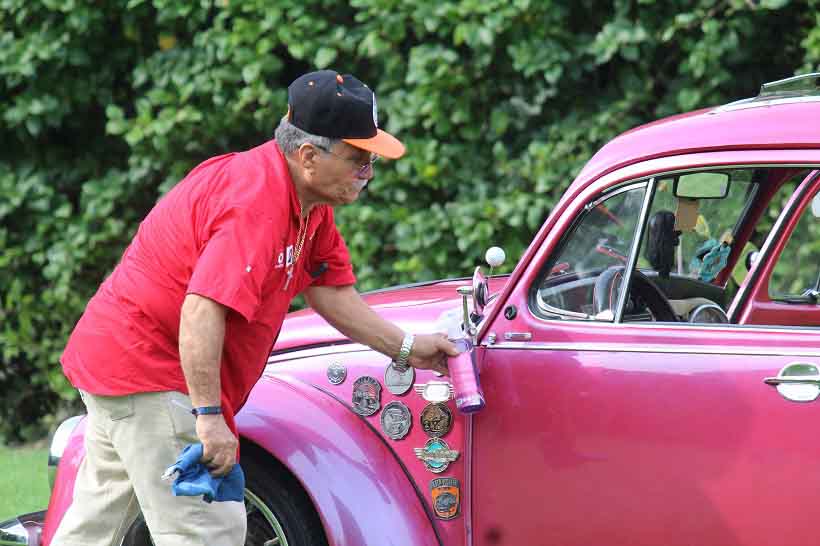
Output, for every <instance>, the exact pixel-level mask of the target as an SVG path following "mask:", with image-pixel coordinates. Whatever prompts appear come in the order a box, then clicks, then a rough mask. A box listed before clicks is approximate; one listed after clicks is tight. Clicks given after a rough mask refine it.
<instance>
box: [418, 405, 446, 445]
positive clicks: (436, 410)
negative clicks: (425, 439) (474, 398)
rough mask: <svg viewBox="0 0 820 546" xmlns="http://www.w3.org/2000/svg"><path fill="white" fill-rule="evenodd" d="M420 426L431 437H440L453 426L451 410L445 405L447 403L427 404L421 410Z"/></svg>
mask: <svg viewBox="0 0 820 546" xmlns="http://www.w3.org/2000/svg"><path fill="white" fill-rule="evenodd" d="M419 420H420V421H421V428H422V429H423V430H424V432H426V433H427V435H428V436H431V437H433V438H441V437H442V436H444V435H445V434H447V433H448V432H450V429H451V428H452V427H453V412H451V411H450V408H448V407H447V404H443V403H436V404H427V406H425V408H424V409H423V410H421V416H420V418H419Z"/></svg>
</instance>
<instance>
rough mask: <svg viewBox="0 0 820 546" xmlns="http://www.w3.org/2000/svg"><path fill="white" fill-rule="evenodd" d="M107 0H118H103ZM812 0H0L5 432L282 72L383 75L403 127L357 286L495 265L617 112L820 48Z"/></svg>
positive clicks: (716, 97) (748, 87)
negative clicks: (146, 221)
mask: <svg viewBox="0 0 820 546" xmlns="http://www.w3.org/2000/svg"><path fill="white" fill-rule="evenodd" d="M115 4H118V5H117V6H116V7H114V5H115ZM818 7H820V2H819V1H818V0H809V1H802V2H789V1H788V0H760V1H753V0H728V1H708V0H689V1H678V2H666V1H661V0H659V1H653V0H637V1H614V2H604V1H601V0H595V1H593V0H576V1H568V0H564V1H557V0H541V1H536V0H507V1H500V0H461V1H456V0H415V1H413V2H406V1H398V0H351V1H350V3H349V4H345V3H342V2H338V1H337V0H325V1H317V0H279V1H262V0H243V1H241V2H240V1H232V0H218V1H216V2H209V1H205V0H200V1H195V0H154V1H153V2H149V1H145V0H130V1H128V2H127V3H126V2H92V1H91V0H39V1H31V0H0V96H2V97H3V100H2V101H0V120H2V125H1V126H0V142H2V146H0V251H2V253H1V254H0V323H2V326H0V392H2V393H3V397H2V401H0V435H3V436H5V438H6V440H7V441H22V440H26V439H29V438H32V437H34V436H37V435H39V434H41V433H42V431H43V430H44V428H46V427H48V426H49V425H50V424H51V419H53V417H49V416H54V415H55V414H59V413H61V412H64V411H66V410H67V409H66V408H68V407H69V406H70V405H71V404H74V403H76V401H75V398H76V396H75V393H74V392H73V390H72V389H71V388H70V385H68V383H67V382H66V380H65V379H64V378H63V376H62V374H61V372H60V367H59V364H58V357H59V355H60V352H61V349H62V347H63V345H64V343H65V340H66V337H67V335H68V333H69V332H70V330H71V328H72V327H73V325H74V323H75V322H76V320H77V318H78V317H79V315H80V313H81V312H82V310H83V307H84V305H85V302H86V301H87V300H88V298H89V297H90V296H91V295H92V294H93V292H94V290H95V289H96V287H97V286H98V284H99V283H100V281H101V280H102V279H103V277H104V276H105V275H106V274H107V273H108V272H109V271H110V270H111V268H112V267H113V265H114V264H115V263H116V261H117V259H118V257H119V255H120V253H121V252H122V250H123V248H124V247H125V245H126V244H127V242H128V240H129V239H130V237H131V235H132V234H133V233H134V230H135V228H136V226H137V223H138V222H139V220H140V218H141V217H143V216H144V215H145V213H146V212H147V211H148V210H149V209H150V207H151V206H152V204H153V203H154V202H155V201H156V199H157V198H158V197H159V196H160V195H162V193H163V192H164V191H166V190H167V189H168V188H170V187H171V186H172V185H173V184H174V183H175V182H176V181H178V180H179V179H180V178H181V177H182V176H183V175H184V174H185V173H186V172H187V171H188V170H189V169H190V168H191V167H192V166H193V165H195V164H196V163H197V162H199V161H201V160H203V159H205V158H207V157H209V156H210V155H213V154H217V153H222V152H225V151H228V150H236V149H242V148H246V147H250V146H252V145H254V144H257V143H259V142H261V141H263V140H265V139H267V138H270V136H271V135H272V131H273V128H274V127H275V125H276V123H277V121H278V119H279V117H281V115H282V114H283V113H284V112H285V109H286V93H285V88H286V86H287V84H288V83H289V82H290V81H292V80H293V79H294V78H295V77H296V76H298V75H299V74H301V73H303V72H305V71H308V70H311V69H314V68H317V67H318V68H324V67H332V68H335V69H337V70H339V71H342V72H351V73H353V74H356V75H357V76H358V77H360V78H361V79H362V80H364V81H366V82H369V83H371V84H372V85H373V86H375V87H376V89H377V91H378V94H379V106H380V113H381V118H382V121H383V124H386V127H387V128H388V129H389V130H391V131H394V132H395V133H397V134H398V135H399V136H400V137H401V138H402V139H403V140H404V141H405V142H406V143H407V144H408V150H409V153H408V155H407V156H406V158H405V159H402V160H401V161H398V162H395V163H392V164H381V165H380V166H379V168H378V176H377V178H376V179H375V180H374V181H373V182H372V184H371V185H370V187H369V189H368V190H367V192H366V193H365V194H364V197H363V198H362V199H361V200H360V202H359V203H357V204H356V205H353V206H350V207H347V208H343V209H340V210H339V211H338V222H339V224H340V228H341V230H342V232H343V234H344V235H345V237H346V239H347V241H348V243H349V246H350V249H351V251H352V254H353V258H354V262H355V264H356V267H357V272H358V275H359V279H360V288H361V289H370V288H374V287H378V286H383V285H385V284H390V283H400V282H410V281H415V280H422V279H430V278H436V277H443V276H447V275H468V274H469V273H470V271H471V268H472V267H473V266H474V265H475V264H476V263H478V262H479V261H480V259H481V256H482V254H483V251H484V249H485V248H486V247H487V246H489V245H490V244H498V245H502V246H504V247H505V249H506V250H507V253H508V256H509V265H508V267H511V266H512V265H513V263H514V261H515V260H516V258H517V257H518V256H519V255H520V253H521V252H522V250H523V249H524V248H525V246H526V244H527V243H528V241H529V239H530V237H531V236H532V234H533V233H534V231H535V230H536V229H537V227H538V226H539V225H540V224H541V222H542V221H543V219H544V218H545V216H546V214H547V213H548V211H549V210H550V208H551V206H552V205H553V204H554V203H555V201H556V199H557V198H558V197H559V195H560V193H561V191H562V190H563V189H564V188H565V187H566V186H567V185H568V184H569V182H570V181H571V180H572V178H573V176H574V174H576V173H577V172H578V171H579V169H580V167H581V166H582V165H583V163H584V162H585V161H586V160H587V159H588V158H589V157H590V156H591V155H592V153H594V151H595V150H596V149H597V148H598V147H599V146H600V145H601V144H603V143H604V142H606V141H607V140H608V139H610V138H611V137H613V136H615V135H616V134H618V133H619V132H621V131H623V130H625V129H627V128H630V127H632V126H635V125H638V124H640V123H643V122H646V121H649V120H652V119H655V118H657V117H660V116H664V115H668V114H673V113H676V112H680V111H685V110H690V109H693V108H696V107H700V106H706V105H713V104H717V103H723V102H726V101H728V100H730V99H736V98H742V97H745V96H751V95H754V94H756V92H757V90H758V87H759V85H760V83H762V82H764V81H768V80H773V79H778V78H781V77H786V76H790V75H792V74H794V73H799V72H805V71H809V70H812V69H816V68H817V67H818V62H819V61H820V10H819V9H818Z"/></svg>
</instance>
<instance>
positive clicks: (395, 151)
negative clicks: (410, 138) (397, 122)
mask: <svg viewBox="0 0 820 546" xmlns="http://www.w3.org/2000/svg"><path fill="white" fill-rule="evenodd" d="M376 131H377V133H376V136H374V137H373V138H343V139H342V141H343V142H347V143H348V144H350V145H351V146H355V147H356V148H361V149H362V150H367V151H368V152H372V153H374V154H377V155H380V156H382V157H386V158H388V159H398V158H400V157H401V156H403V155H404V144H402V143H401V142H400V141H399V139H397V138H396V137H394V136H393V135H391V134H390V133H385V132H384V131H382V130H381V129H377V130H376Z"/></svg>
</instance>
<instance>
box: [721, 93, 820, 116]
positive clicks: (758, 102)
mask: <svg viewBox="0 0 820 546" xmlns="http://www.w3.org/2000/svg"><path fill="white" fill-rule="evenodd" d="M806 102H820V97H781V98H779V99H778V98H771V99H758V98H755V97H753V98H750V99H740V100H738V101H735V102H730V103H729V104H724V105H723V106H718V107H717V108H715V109H714V110H711V111H709V112H707V114H708V115H710V116H713V115H715V114H720V113H723V112H733V111H735V110H746V109H749V108H760V107H771V106H777V105H778V104H798V103H806Z"/></svg>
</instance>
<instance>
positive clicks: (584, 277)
mask: <svg viewBox="0 0 820 546" xmlns="http://www.w3.org/2000/svg"><path fill="white" fill-rule="evenodd" d="M645 192H646V184H645V183H641V184H639V185H632V186H629V187H626V188H621V189H620V190H616V191H615V192H612V193H610V194H608V195H606V196H604V197H601V198H599V199H598V200H597V201H594V202H592V203H590V204H589V205H587V207H586V209H585V212H584V213H583V214H582V215H581V216H580V218H579V219H578V220H577V221H576V223H575V226H574V228H573V229H571V230H570V231H569V233H568V235H567V236H565V238H564V240H563V241H562V242H561V243H560V244H559V250H558V252H557V253H556V255H555V257H554V258H553V259H552V260H549V262H548V264H547V267H546V268H545V270H544V271H543V272H542V274H541V280H540V282H539V287H538V291H537V295H536V296H537V300H538V310H539V314H540V315H542V316H544V317H545V318H567V317H571V318H581V319H590V318H592V315H594V314H596V313H597V312H600V311H601V309H600V307H601V306H600V305H599V309H598V310H597V311H596V308H595V303H596V302H595V301H594V288H595V284H596V281H597V280H598V278H599V276H601V275H602V274H603V273H604V272H606V271H608V270H610V269H613V268H623V267H624V266H625V265H626V263H627V258H628V256H629V252H630V248H631V247H632V242H633V240H634V237H635V230H636V227H637V222H638V219H639V218H640V215H641V208H642V206H643V200H644V194H645ZM615 301H617V299H615ZM608 307H609V306H604V308H608Z"/></svg>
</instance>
